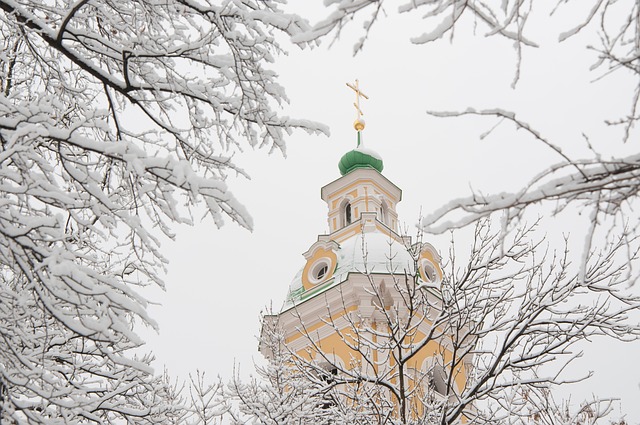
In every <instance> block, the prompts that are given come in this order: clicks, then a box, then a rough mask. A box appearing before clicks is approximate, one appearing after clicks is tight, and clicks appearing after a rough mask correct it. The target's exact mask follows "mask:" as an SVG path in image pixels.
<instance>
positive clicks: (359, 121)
mask: <svg viewBox="0 0 640 425" xmlns="http://www.w3.org/2000/svg"><path fill="white" fill-rule="evenodd" d="M347 87H349V88H350V89H351V90H353V91H354V92H356V101H355V102H354V103H353V106H355V108H356V120H355V122H354V123H353V128H355V129H356V131H362V130H364V120H363V119H362V116H363V115H364V114H363V113H362V110H361V109H360V98H361V97H364V98H365V99H367V100H368V99H369V97H368V96H367V95H366V94H364V93H362V91H361V90H360V86H359V85H358V80H357V79H356V83H355V84H349V83H347Z"/></svg>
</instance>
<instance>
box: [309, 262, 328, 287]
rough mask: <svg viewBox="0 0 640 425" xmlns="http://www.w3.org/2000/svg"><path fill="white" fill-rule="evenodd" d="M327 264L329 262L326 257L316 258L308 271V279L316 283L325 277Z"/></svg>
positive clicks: (326, 275)
mask: <svg viewBox="0 0 640 425" xmlns="http://www.w3.org/2000/svg"><path fill="white" fill-rule="evenodd" d="M329 264H330V262H329V260H328V259H327V258H322V259H320V260H318V261H317V262H316V263H315V264H314V265H313V267H311V270H310V271H309V274H308V277H309V281H310V282H311V283H312V284H316V283H320V282H322V281H323V280H325V279H327V278H328V277H329Z"/></svg>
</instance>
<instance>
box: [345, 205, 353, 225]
mask: <svg viewBox="0 0 640 425" xmlns="http://www.w3.org/2000/svg"><path fill="white" fill-rule="evenodd" d="M350 224H351V204H350V203H349V202H347V205H345V206H344V225H345V226H348V225H350Z"/></svg>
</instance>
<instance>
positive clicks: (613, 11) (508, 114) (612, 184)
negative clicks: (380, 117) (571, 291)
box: [296, 0, 640, 282]
mask: <svg viewBox="0 0 640 425" xmlns="http://www.w3.org/2000/svg"><path fill="white" fill-rule="evenodd" d="M385 6H386V7H387V8H388V9H389V11H390V13H389V14H388V15H387V14H384V13H380V9H381V8H384V7H385ZM639 7H640V6H639V5H638V3H637V2H635V1H632V0H624V1H617V0H592V1H581V2H578V1H564V0H559V1H557V2H549V3H536V2H533V1H530V0H507V1H502V2H490V1H489V2H488V1H460V0H437V1H408V2H405V3H404V4H400V5H395V4H391V3H389V2H383V1H372V0H342V1H332V2H328V3H327V8H328V13H327V15H326V17H325V18H324V19H322V20H320V21H319V22H318V23H316V24H315V25H314V27H313V29H312V30H310V31H306V32H305V33H303V35H299V36H296V39H298V40H301V41H310V40H319V39H322V38H326V37H328V36H334V37H338V36H339V35H340V30H341V29H343V28H344V27H345V26H347V25H353V24H352V22H354V21H356V22H361V21H363V20H364V22H365V25H364V30H361V32H362V38H361V39H359V40H358V41H357V42H356V46H355V51H356V52H357V51H359V50H360V49H361V48H362V46H363V44H364V43H366V40H367V35H368V34H369V33H370V31H373V29H372V26H374V23H375V22H377V21H379V20H380V19H381V18H382V17H387V16H389V15H391V14H392V13H391V8H393V9H394V10H396V11H397V12H398V13H400V14H402V13H411V14H415V15H417V16H419V17H420V18H421V19H420V21H419V22H420V24H418V25H416V26H415V27H414V28H410V29H409V30H410V31H411V32H412V34H415V35H414V37H413V38H412V39H411V42H413V43H417V44H424V43H432V42H438V41H440V40H452V41H455V34H456V31H458V32H462V31H460V30H461V29H463V28H464V29H472V30H473V31H472V32H473V36H478V37H482V36H484V37H488V38H492V39H494V40H500V41H507V43H499V46H500V47H502V48H504V47H505V46H507V47H506V48H507V49H511V47H512V46H513V49H515V57H514V65H515V67H514V69H515V71H514V81H513V85H512V86H513V88H514V89H516V90H517V82H518V81H519V79H520V77H521V70H522V69H525V68H526V67H531V68H543V67H553V66H554V65H553V64H547V63H545V64H539V63H533V62H527V52H530V53H533V50H535V49H547V48H549V47H551V45H552V44H554V42H553V41H548V40H547V39H546V38H548V36H549V31H552V30H553V28H560V29H559V30H558V33H557V34H552V37H553V38H555V40H556V43H557V44H559V45H561V46H565V48H566V49H567V50H565V51H564V52H563V54H564V55H571V54H573V53H578V52H575V51H573V50H574V49H581V48H582V49H584V51H585V52H586V53H585V54H589V55H591V61H590V68H589V69H588V70H585V71H589V72H591V77H590V80H591V83H592V84H598V83H600V82H601V81H600V80H603V79H609V80H612V79H617V80H619V81H624V82H625V84H628V90H626V91H622V92H621V93H623V94H622V96H621V97H620V99H619V100H618V103H619V104H623V105H628V106H626V107H625V109H626V112H623V113H622V115H615V116H613V117H612V116H606V115H603V116H601V121H602V123H604V124H605V125H606V127H607V129H608V132H607V133H606V136H602V135H601V134H596V135H593V134H589V131H586V130H583V129H580V128H577V129H575V138H569V139H559V138H556V139H554V138H553V137H547V136H545V135H544V131H541V128H543V127H544V126H543V124H544V123H541V122H533V121H529V117H528V116H527V115H526V114H525V113H523V112H522V111H519V110H517V109H516V110H510V108H508V107H507V106H506V105H489V107H490V109H488V108H487V107H486V106H485V107H482V108H481V107H480V106H479V105H473V104H468V105H464V106H463V107H462V108H461V109H460V110H456V111H453V112H443V111H432V112H429V113H430V114H431V115H434V116H439V117H455V119H459V120H461V121H463V120H464V119H465V117H466V116H468V115H474V116H480V117H483V118H485V119H487V120H488V121H489V122H490V121H493V122H495V123H496V125H498V124H500V123H503V124H502V125H503V126H504V125H507V124H511V125H512V126H513V128H514V129H515V130H519V131H518V132H517V133H516V134H515V137H517V138H518V140H521V139H525V140H534V141H535V142H536V143H539V144H541V146H543V147H544V149H551V150H552V151H553V152H554V156H555V158H556V159H555V160H554V161H553V162H551V163H544V164H540V165H539V169H538V171H537V175H533V176H531V180H530V182H529V183H528V184H526V185H524V186H523V187H522V188H521V189H520V190H515V191H513V190H512V189H511V191H510V192H508V193H499V191H500V189H497V190H498V193H495V189H494V190H493V191H489V192H488V193H487V191H484V193H485V195H481V194H479V193H476V194H474V195H472V196H468V197H465V198H461V199H455V200H452V201H450V202H448V203H447V204H445V205H443V206H441V207H439V208H437V209H436V210H435V211H433V212H431V213H430V214H428V215H427V216H426V217H425V220H424V223H423V225H424V229H425V230H426V231H428V232H434V233H441V232H444V231H446V230H447V229H451V228H459V227H462V226H466V225H469V224H472V223H475V222H477V221H478V220H483V219H484V218H485V217H487V216H488V215H491V214H493V213H498V214H501V215H502V216H503V218H502V219H503V221H504V224H505V227H504V228H505V230H506V229H513V228H515V227H516V226H517V223H518V222H519V221H520V220H521V218H522V217H523V216H524V213H525V211H529V210H530V208H529V207H530V206H533V205H535V208H538V207H539V206H541V205H543V208H546V209H545V211H548V210H549V209H553V212H556V213H557V212H559V211H567V210H568V211H571V212H572V213H577V214H581V215H583V216H587V217H589V220H588V221H589V223H588V224H587V229H586V230H585V233H587V236H586V237H585V243H584V249H583V253H582V258H583V260H584V258H585V257H586V256H588V255H589V250H590V249H592V248H593V247H595V246H597V245H598V243H597V242H596V241H598V240H605V239H608V240H615V239H619V238H626V241H627V244H628V245H629V248H628V249H629V251H630V252H634V251H635V250H636V249H637V247H638V245H637V243H636V241H637V236H638V233H637V231H636V226H634V225H632V224H630V223H635V222H636V221H637V219H638V217H637V214H636V213H635V210H636V208H635V202H636V200H637V196H638V190H637V188H638V181H639V179H638V168H639V166H640V159H639V157H638V155H637V154H635V153H634V152H632V153H629V150H628V149H623V147H625V143H632V142H633V141H634V140H635V139H637V137H635V136H636V131H637V129H636V123H637V121H638V119H640V114H639V113H638V105H639V104H640V84H639V83H638V76H639V75H640V59H639V58H640V41H639V40H640V21H639V16H640V15H639V14H638V11H639ZM470 33H471V31H466V34H467V35H468V34H470ZM543 35H544V36H543ZM538 39H543V41H544V42H539V40H538ZM496 45H498V44H494V45H492V46H494V47H495V46H496ZM531 56H535V55H531ZM531 56H530V57H531ZM535 57H536V58H539V57H540V55H538V56H535ZM469 72H472V70H471V69H470V70H469ZM555 75H560V73H559V72H556V73H551V74H550V77H548V78H554V76H555ZM579 95H582V93H581V94H579ZM610 95H612V96H615V95H614V94H610ZM588 104H593V108H592V109H593V110H594V111H598V108H599V107H601V106H600V105H599V104H598V102H588ZM425 109H429V110H433V109H434V108H433V107H429V106H427V105H425ZM586 119H592V118H586ZM485 136H486V134H484V135H481V137H485ZM577 146H580V147H586V148H588V151H587V153H580V154H572V153H571V152H574V151H575V150H574V149H573V148H575V147H577ZM583 152H584V150H583ZM516 160H519V159H516V158H513V161H516ZM492 192H493V193H492ZM567 207H569V208H567ZM535 211H536V212H538V211H540V210H539V209H536V210H535ZM578 256H580V255H578ZM631 256H633V255H631ZM631 256H630V257H631ZM627 260H628V259H627ZM625 261H626V260H625ZM630 266H631V267H632V268H637V266H636V264H633V263H630ZM628 278H629V281H630V282H635V281H636V280H637V278H638V275H637V273H631V272H630V273H629V275H628Z"/></svg>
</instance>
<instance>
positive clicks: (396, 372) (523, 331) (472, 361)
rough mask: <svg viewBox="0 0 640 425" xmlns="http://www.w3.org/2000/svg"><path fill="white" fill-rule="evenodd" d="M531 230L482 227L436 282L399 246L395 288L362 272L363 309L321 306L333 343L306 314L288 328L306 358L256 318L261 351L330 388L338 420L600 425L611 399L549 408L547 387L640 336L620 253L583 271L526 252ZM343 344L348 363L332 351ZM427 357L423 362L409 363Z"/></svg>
mask: <svg viewBox="0 0 640 425" xmlns="http://www.w3.org/2000/svg"><path fill="white" fill-rule="evenodd" d="M534 229H535V225H534V226H529V227H526V228H520V229H518V231H516V232H514V234H513V235H511V236H509V237H508V238H504V237H503V235H502V233H501V232H500V231H497V232H494V231H493V230H491V229H490V226H489V222H488V221H486V220H485V221H482V222H480V223H479V224H478V225H477V226H476V228H475V239H474V243H473V245H472V246H471V247H470V248H469V252H468V253H461V252H458V253H456V252H454V251H452V252H451V253H450V255H449V271H448V273H447V277H446V278H445V279H444V280H443V281H442V282H441V283H440V284H439V285H434V284H429V283H427V282H425V281H423V280H422V278H421V275H420V273H419V272H418V270H419V265H418V264H417V259H418V254H417V253H418V252H419V251H420V249H419V248H416V247H419V246H420V244H417V245H414V246H408V247H407V249H409V250H410V252H412V253H414V254H412V255H414V258H415V259H416V264H415V265H414V267H413V268H410V269H407V270H404V271H401V270H398V271H396V272H394V273H391V275H392V280H391V281H389V280H388V279H386V278H381V277H380V275H379V273H380V271H378V272H377V273H378V274H376V273H374V272H372V271H371V270H368V269H367V270H363V273H364V275H365V276H366V278H367V279H368V282H369V285H368V287H367V293H368V294H370V296H371V306H369V304H368V302H367V300H366V299H363V298H362V297H360V298H359V299H360V300H361V301H360V302H359V303H356V306H358V307H357V308H354V305H353V304H351V302H352V298H353V294H352V293H349V294H348V295H347V294H345V293H342V297H343V298H342V304H341V306H339V307H337V308H336V307H331V305H332V304H330V303H329V302H327V303H326V305H327V307H326V311H325V312H324V313H322V316H321V318H322V319H321V320H322V323H323V324H324V325H326V326H328V328H329V329H330V331H331V333H332V334H335V335H336V337H337V340H338V341H339V342H333V343H332V344H333V345H332V346H331V347H328V346H326V345H323V344H322V343H321V342H320V341H321V340H320V336H319V335H318V333H319V331H318V326H317V325H314V326H311V325H310V324H308V322H307V320H308V319H309V317H310V316H309V314H307V313H304V312H303V310H304V308H305V307H304V306H301V307H300V310H296V312H297V315H296V316H295V317H297V321H296V332H300V333H301V334H302V335H303V337H304V339H305V344H302V345H300V344H298V343H296V344H298V345H297V346H298V347H300V346H306V347H307V348H306V349H302V350H300V349H291V347H290V346H289V345H287V343H286V342H285V339H284V338H282V337H279V338H277V339H275V338H273V334H272V333H267V334H265V333H264V329H271V328H272V327H274V326H275V324H277V323H276V322H274V319H275V318H276V316H267V317H266V318H265V326H264V327H263V339H262V344H272V345H273V342H274V341H276V342H278V343H279V344H280V345H275V346H274V347H275V348H273V349H272V350H280V351H279V353H280V354H279V355H278V356H274V355H271V356H270V357H271V358H272V359H273V358H276V359H280V360H278V361H280V362H281V358H282V352H283V348H282V347H283V346H284V347H287V348H289V356H290V360H289V361H288V367H289V368H293V369H294V370H297V371H299V372H301V373H303V374H304V376H305V377H306V379H307V381H308V382H309V383H312V384H313V385H315V388H322V385H323V384H324V385H325V387H327V389H326V390H325V391H327V393H329V394H331V397H332V398H331V402H330V403H326V404H325V405H324V406H323V409H324V411H331V412H332V413H331V416H332V420H333V421H334V423H345V424H346V423H354V422H357V423H376V424H379V423H388V424H455V423H460V421H461V420H464V421H467V422H466V423H477V424H483V423H492V424H495V423H518V424H520V423H522V424H524V423H538V422H537V421H539V420H546V421H549V423H566V424H578V423H596V422H597V421H598V420H599V419H602V418H603V417H605V416H606V415H607V414H608V413H610V411H611V409H610V406H611V404H610V401H609V400H607V399H606V398H605V399H602V400H595V401H593V402H584V403H583V404H580V405H577V406H576V405H573V406H568V405H566V404H564V403H556V402H555V401H554V398H553V390H554V389H556V387H557V386H560V385H564V384H567V383H569V382H579V381H581V380H583V379H586V378H587V377H588V375H589V374H588V373H585V374H582V373H576V371H575V370H572V368H571V365H572V362H573V361H574V360H575V359H576V358H577V357H579V356H580V355H581V350H582V349H583V346H581V345H580V344H581V343H584V342H587V341H590V340H591V339H593V338H598V337H601V338H605V339H609V340H622V341H636V340H637V339H638V338H639V337H640V325H639V324H638V323H636V322H635V321H634V313H637V312H638V309H639V308H640V298H638V297H637V296H634V295H633V294H630V293H629V292H628V288H627V286H626V284H625V281H624V273H622V272H623V268H622V267H620V266H619V265H617V264H619V263H617V262H616V261H614V257H615V256H616V255H617V254H618V253H619V251H620V250H622V249H623V248H624V246H625V245H624V242H622V241H621V242H619V243H617V244H614V245H611V246H609V247H608V248H607V250H606V251H602V252H598V253H594V254H593V255H592V256H590V257H589V258H588V259H587V264H588V267H587V271H586V274H585V275H584V276H582V274H581V271H580V267H578V266H577V265H575V266H574V265H572V264H571V262H570V261H569V260H568V255H569V253H568V250H565V251H561V252H550V251H547V249H546V248H545V247H544V245H543V243H542V241H541V242H540V243H532V242H531V239H532V235H531V232H533V231H534ZM452 249H453V248H452ZM463 251H465V250H464V249H463ZM363 255H364V256H365V263H366V255H367V252H366V251H365V252H363ZM465 258H468V260H466V259H465ZM389 261H390V262H391V261H392V260H391V258H390V259H389ZM385 276H388V275H385ZM338 290H339V289H338ZM349 300H351V301H349ZM307 307H308V306H307ZM307 309H308V308H307ZM287 317H288V316H287ZM286 320H290V319H286ZM289 326H290V325H289ZM276 335H278V334H276ZM323 335H326V332H325V333H323ZM335 340H336V339H333V340H332V341H335ZM342 346H344V347H346V348H347V350H348V352H349V353H350V360H349V361H346V360H341V359H338V357H336V355H335V354H334V353H335V351H334V350H336V351H337V350H338V349H337V348H336V347H342ZM278 347H279V348H278ZM332 347H333V349H332ZM263 352H265V351H264V350H263ZM267 352H269V351H267ZM425 352H429V353H430V354H429V356H428V358H427V360H426V364H425V362H423V360H418V359H421V358H422V357H421V356H424V353H425ZM280 367H284V366H282V364H281V365H280ZM308 385H311V384H308ZM604 397H606V395H604ZM272 399H273V398H272ZM316 404H317V401H316ZM545 406H546V408H545ZM545 409H546V410H545ZM321 412H322V410H321ZM310 414H313V412H310ZM554 420H555V422H554ZM607 420H608V419H607ZM261 423H262V422H261ZM607 423H608V422H607Z"/></svg>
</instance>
